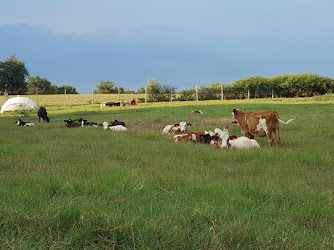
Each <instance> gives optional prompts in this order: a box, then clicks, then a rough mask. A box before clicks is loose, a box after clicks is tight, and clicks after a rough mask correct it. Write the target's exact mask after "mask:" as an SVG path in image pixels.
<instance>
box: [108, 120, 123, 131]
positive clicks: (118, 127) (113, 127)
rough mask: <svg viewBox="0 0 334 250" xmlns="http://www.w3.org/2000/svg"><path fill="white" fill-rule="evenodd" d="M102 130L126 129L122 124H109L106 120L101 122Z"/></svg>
mask: <svg viewBox="0 0 334 250" xmlns="http://www.w3.org/2000/svg"><path fill="white" fill-rule="evenodd" d="M103 129H104V130H112V131H127V130H128V129H127V128H126V127H124V126H122V125H116V126H110V125H109V124H108V122H104V123H103Z"/></svg>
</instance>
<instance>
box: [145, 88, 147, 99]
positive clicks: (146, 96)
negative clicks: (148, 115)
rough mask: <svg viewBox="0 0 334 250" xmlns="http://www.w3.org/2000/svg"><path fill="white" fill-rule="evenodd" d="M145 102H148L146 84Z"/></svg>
mask: <svg viewBox="0 0 334 250" xmlns="http://www.w3.org/2000/svg"><path fill="white" fill-rule="evenodd" d="M145 103H147V88H146V86H145Z"/></svg>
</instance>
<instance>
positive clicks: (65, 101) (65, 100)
mask: <svg viewBox="0 0 334 250" xmlns="http://www.w3.org/2000/svg"><path fill="white" fill-rule="evenodd" d="M64 94H65V95H64V105H65V107H66V89H65V93H64Z"/></svg>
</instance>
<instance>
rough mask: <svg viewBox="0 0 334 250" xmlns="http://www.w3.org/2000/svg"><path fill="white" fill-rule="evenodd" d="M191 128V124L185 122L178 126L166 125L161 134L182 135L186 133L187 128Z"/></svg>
mask: <svg viewBox="0 0 334 250" xmlns="http://www.w3.org/2000/svg"><path fill="white" fill-rule="evenodd" d="M190 126H191V123H186V122H180V123H179V124H177V123H176V124H174V125H167V126H166V127H165V128H164V129H163V131H162V133H163V134H176V135H177V134H182V133H185V132H187V130H188V127H190Z"/></svg>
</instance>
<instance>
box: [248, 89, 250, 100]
mask: <svg viewBox="0 0 334 250" xmlns="http://www.w3.org/2000/svg"><path fill="white" fill-rule="evenodd" d="M249 98H250V90H248V100H249Z"/></svg>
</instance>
